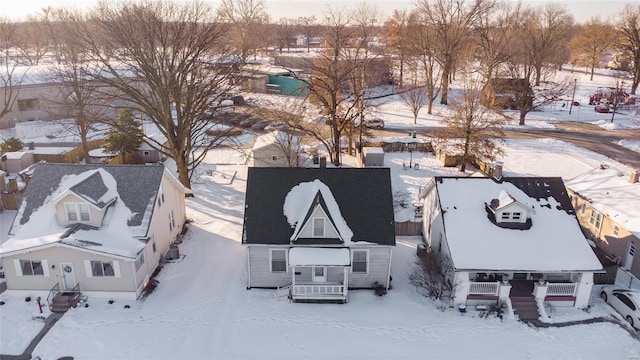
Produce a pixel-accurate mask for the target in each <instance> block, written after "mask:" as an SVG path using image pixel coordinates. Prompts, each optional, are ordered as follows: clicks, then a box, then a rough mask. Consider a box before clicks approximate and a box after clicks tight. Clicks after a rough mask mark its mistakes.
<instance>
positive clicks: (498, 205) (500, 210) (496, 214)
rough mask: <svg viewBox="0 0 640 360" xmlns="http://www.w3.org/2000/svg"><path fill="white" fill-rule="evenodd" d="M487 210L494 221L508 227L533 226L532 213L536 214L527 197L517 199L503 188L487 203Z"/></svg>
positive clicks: (526, 227)
mask: <svg viewBox="0 0 640 360" xmlns="http://www.w3.org/2000/svg"><path fill="white" fill-rule="evenodd" d="M485 210H486V211H487V215H488V216H489V220H490V221H491V222H492V223H494V224H495V225H497V226H499V227H501V228H506V229H520V230H526V229H529V228H531V223H532V222H531V215H533V214H535V210H534V209H533V208H532V207H531V205H528V203H527V199H523V198H522V197H520V199H516V198H515V197H514V196H512V195H511V194H509V193H508V192H506V191H505V190H501V191H500V193H499V194H498V197H497V198H494V199H492V200H491V201H490V203H488V204H487V203H485Z"/></svg>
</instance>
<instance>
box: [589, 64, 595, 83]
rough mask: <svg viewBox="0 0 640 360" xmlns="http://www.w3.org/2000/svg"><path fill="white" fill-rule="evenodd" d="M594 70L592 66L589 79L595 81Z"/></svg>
mask: <svg viewBox="0 0 640 360" xmlns="http://www.w3.org/2000/svg"><path fill="white" fill-rule="evenodd" d="M593 70H594V66H592V67H591V77H590V78H589V80H591V81H593Z"/></svg>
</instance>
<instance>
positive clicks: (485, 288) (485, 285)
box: [469, 281, 500, 296]
mask: <svg viewBox="0 0 640 360" xmlns="http://www.w3.org/2000/svg"><path fill="white" fill-rule="evenodd" d="M499 290H500V282H499V281H494V282H472V283H471V285H470V286H469V295H495V296H497V295H498V291H499Z"/></svg>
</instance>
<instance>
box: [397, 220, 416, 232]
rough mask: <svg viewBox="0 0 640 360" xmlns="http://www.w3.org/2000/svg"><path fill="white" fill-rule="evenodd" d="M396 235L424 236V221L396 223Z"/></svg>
mask: <svg viewBox="0 0 640 360" xmlns="http://www.w3.org/2000/svg"><path fill="white" fill-rule="evenodd" d="M395 224H396V235H399V236H413V235H421V234H422V221H409V220H407V221H405V222H397V221H396V223H395Z"/></svg>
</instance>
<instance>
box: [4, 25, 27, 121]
mask: <svg viewBox="0 0 640 360" xmlns="http://www.w3.org/2000/svg"><path fill="white" fill-rule="evenodd" d="M16 37H17V28H16V24H15V23H13V22H11V21H10V20H9V19H5V18H0V51H2V54H0V56H1V58H0V66H1V67H2V71H0V86H1V87H2V102H1V103H0V120H1V119H2V118H3V117H4V116H5V115H7V114H8V113H10V112H11V111H12V110H13V106H14V105H15V104H16V101H17V99H18V95H19V94H20V88H21V86H22V83H23V81H24V80H25V77H26V76H27V72H28V69H26V68H24V67H23V68H22V69H18V67H19V66H20V63H19V62H18V61H16V59H15V57H14V56H13V50H14V49H15V46H16V42H17V39H16Z"/></svg>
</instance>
